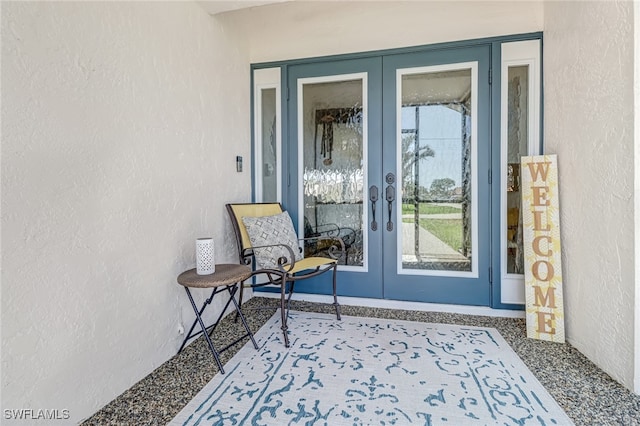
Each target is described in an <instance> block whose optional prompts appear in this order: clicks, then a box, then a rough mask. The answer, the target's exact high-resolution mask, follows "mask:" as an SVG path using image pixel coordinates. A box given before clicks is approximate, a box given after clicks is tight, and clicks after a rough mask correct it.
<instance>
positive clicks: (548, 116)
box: [544, 1, 637, 388]
mask: <svg viewBox="0 0 640 426" xmlns="http://www.w3.org/2000/svg"><path fill="white" fill-rule="evenodd" d="M632 10H633V5H632V3H631V2H626V1H613V2H548V3H546V4H545V15H544V20H545V28H544V36H545V38H544V84H545V87H544V93H545V101H544V108H545V113H544V116H545V128H544V135H545V146H546V148H545V151H546V153H550V154H551V153H555V154H558V169H559V180H560V208H561V218H560V220H561V227H562V244H563V253H562V254H563V255H562V260H563V275H564V297H565V315H566V333H567V338H568V340H569V341H570V342H571V343H572V344H573V345H574V346H575V347H576V348H577V349H578V350H579V351H580V352H582V353H583V354H585V355H586V356H587V357H588V358H589V359H591V360H592V361H593V362H595V363H596V364H597V365H598V366H600V367H601V368H602V369H603V370H605V371H606V372H607V373H609V374H610V375H611V376H612V377H614V378H615V379H616V380H618V381H620V382H622V383H623V384H625V385H626V386H628V387H629V388H633V374H634V371H633V369H634V365H633V364H634V352H633V351H634V341H633V335H634V296H635V295H634V291H635V282H634V281H635V275H634V274H635V271H634V268H635V262H636V261H637V260H636V259H635V257H634V197H633V190H634V147H633V144H634V141H633V135H634V123H633V120H634V113H633V107H634V105H633V78H634V77H633V14H632ZM636 214H637V212H636Z"/></svg>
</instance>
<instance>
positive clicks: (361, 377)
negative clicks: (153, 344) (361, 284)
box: [170, 311, 573, 426]
mask: <svg viewBox="0 0 640 426" xmlns="http://www.w3.org/2000/svg"><path fill="white" fill-rule="evenodd" d="M255 338H256V340H257V342H258V345H259V346H260V349H259V350H255V349H254V348H253V346H252V345H251V344H247V345H245V346H244V347H243V348H242V349H241V350H240V351H239V352H238V353H237V354H236V355H235V356H234V357H233V358H232V359H231V360H230V361H229V362H228V363H227V364H226V366H225V371H226V372H227V373H226V374H217V375H216V376H215V377H214V378H213V380H211V382H209V383H208V384H207V385H206V386H205V387H204V388H203V389H202V391H201V392H200V393H199V394H198V395H197V396H196V398H194V399H193V400H192V401H191V402H190V403H189V404H187V406H186V407H185V408H184V409H183V410H182V411H181V412H180V413H179V414H178V415H177V416H176V417H175V418H174V419H173V420H172V422H171V423H170V424H171V425H245V424H246V425H291V424H294V425H297V424H300V425H330V426H333V425H408V424H419V425H455V426H458V425H572V424H573V423H572V422H571V420H570V419H569V418H568V417H567V415H566V414H565V413H564V411H562V409H561V408H560V407H559V406H558V404H557V403H556V402H555V401H554V400H553V398H552V397H551V396H550V395H549V394H548V393H547V391H546V390H545V389H544V388H543V387H542V385H541V384H540V383H539V382H538V380H537V379H536V378H535V377H534V376H533V374H531V372H530V371H529V370H528V369H527V367H526V366H525V365H524V363H523V362H522V361H521V360H520V358H518V356H517V355H516V354H515V352H513V350H512V349H511V347H510V346H509V345H508V344H507V343H506V341H505V340H504V339H503V338H502V336H500V334H499V333H498V331H497V330H495V329H493V328H483V327H463V326H455V325H443V324H429V323H419V322H409V321H399V320H385V319H374V318H362V317H347V316H343V317H342V321H337V320H336V318H335V316H334V315H329V314H318V313H308V312H293V311H292V312H291V315H290V319H289V338H290V340H291V347H290V348H289V349H286V348H285V347H284V345H283V343H282V332H281V330H280V319H279V313H276V314H275V315H274V316H273V317H272V318H271V319H269V321H268V322H267V323H266V324H265V325H264V326H263V327H262V328H261V329H260V330H259V331H258V332H257V333H256V334H255Z"/></svg>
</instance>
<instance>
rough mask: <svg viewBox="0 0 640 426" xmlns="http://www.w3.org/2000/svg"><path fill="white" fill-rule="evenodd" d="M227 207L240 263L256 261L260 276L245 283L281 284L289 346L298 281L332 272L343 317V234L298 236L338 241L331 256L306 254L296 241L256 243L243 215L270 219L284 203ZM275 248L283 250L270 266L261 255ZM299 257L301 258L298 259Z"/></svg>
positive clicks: (335, 300)
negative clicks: (291, 310)
mask: <svg viewBox="0 0 640 426" xmlns="http://www.w3.org/2000/svg"><path fill="white" fill-rule="evenodd" d="M226 208H227V212H228V213H229V217H230V218H231V223H232V225H233V230H234V232H235V235H236V241H237V244H238V253H239V258H240V263H241V264H243V265H253V272H252V277H258V278H259V279H258V280H257V281H258V282H253V283H251V281H253V280H251V279H249V280H247V282H246V284H245V286H248V287H252V288H256V287H263V286H269V285H272V286H278V287H280V314H281V318H282V326H281V328H282V332H283V334H284V344H285V346H286V347H289V337H288V335H287V328H288V327H287V319H288V314H289V302H290V301H291V296H292V295H293V292H294V286H295V283H296V282H298V281H301V280H306V279H310V278H313V277H316V276H318V275H321V274H324V273H325V272H332V274H333V306H334V307H335V310H336V318H337V319H338V320H340V304H339V303H338V296H337V294H336V272H337V265H338V261H337V259H338V258H339V256H341V255H343V254H344V252H345V249H344V243H343V241H342V240H341V239H340V238H336V237H322V236H319V237H312V238H302V239H297V240H298V241H300V242H302V241H306V240H332V241H334V245H333V246H332V248H330V249H329V250H327V253H328V255H329V256H331V257H330V258H327V257H316V256H313V257H304V258H302V257H301V253H302V251H301V249H300V246H299V245H298V244H296V246H295V247H292V246H291V245H288V244H285V243H284V241H278V242H274V243H272V244H265V245H254V244H252V243H251V235H250V232H249V230H248V229H247V226H246V225H245V222H244V221H243V218H261V219H264V220H269V219H270V218H273V217H275V216H276V215H280V214H282V213H284V212H285V210H284V209H283V208H282V205H281V204H280V203H243V204H227V205H226ZM287 217H288V215H287ZM289 220H290V219H289ZM292 229H293V228H292ZM254 240H255V238H254ZM273 249H278V250H280V254H279V255H278V257H277V260H276V262H275V264H274V265H272V266H269V267H262V266H261V265H262V264H264V263H267V262H266V261H264V260H263V259H261V256H263V253H262V252H265V251H271V250H273ZM296 257H297V258H298V260H296ZM243 290H244V286H242V287H241V288H240V296H239V299H240V300H239V302H240V305H242V297H243V293H244V291H243Z"/></svg>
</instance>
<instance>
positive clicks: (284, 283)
mask: <svg viewBox="0 0 640 426" xmlns="http://www.w3.org/2000/svg"><path fill="white" fill-rule="evenodd" d="M286 293H287V278H286V277H282V285H281V286H280V317H281V319H282V326H281V327H280V328H281V329H282V334H283V335H284V346H285V347H287V348H288V347H289V335H288V333H287V318H288V316H289V315H288V312H287V309H285V297H286Z"/></svg>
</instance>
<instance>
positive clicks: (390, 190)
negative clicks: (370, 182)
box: [385, 173, 396, 232]
mask: <svg viewBox="0 0 640 426" xmlns="http://www.w3.org/2000/svg"><path fill="white" fill-rule="evenodd" d="M385 180H386V182H387V183H388V184H389V185H387V189H386V193H385V198H386V199H387V207H388V209H389V220H388V221H387V231H389V232H391V231H393V221H392V220H391V212H392V210H393V202H394V201H395V199H396V189H395V188H394V187H393V186H391V185H393V183H395V181H396V177H395V176H394V175H393V173H387V176H386V177H385Z"/></svg>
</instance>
